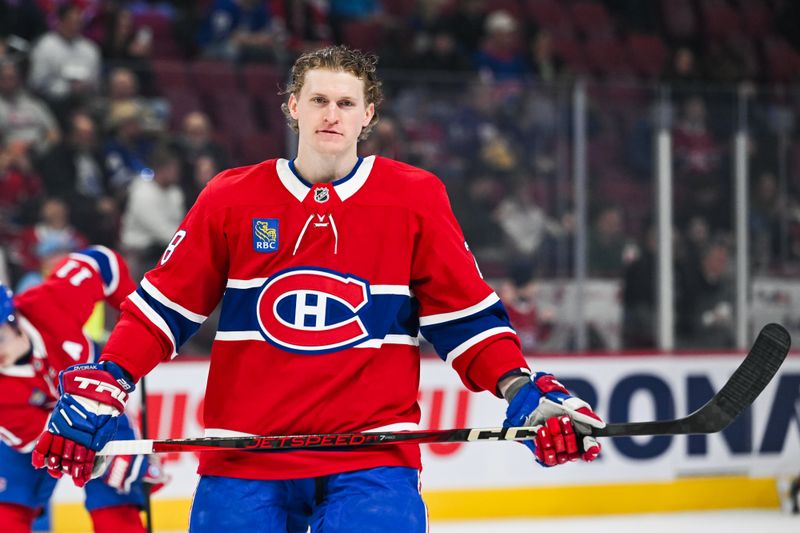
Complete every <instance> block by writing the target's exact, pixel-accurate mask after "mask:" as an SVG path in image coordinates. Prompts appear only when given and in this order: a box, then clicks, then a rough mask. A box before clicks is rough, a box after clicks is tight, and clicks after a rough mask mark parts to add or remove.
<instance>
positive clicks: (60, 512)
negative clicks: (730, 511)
mask: <svg viewBox="0 0 800 533" xmlns="http://www.w3.org/2000/svg"><path fill="white" fill-rule="evenodd" d="M742 357H743V355H742V354H714V355H707V354H700V353H698V354H682V355H663V354H652V355H635V356H631V355H625V356H593V357H575V356H563V357H539V358H536V359H535V360H531V367H532V368H534V369H542V370H547V371H550V372H553V373H554V374H556V375H557V376H559V378H560V380H561V381H562V382H564V383H565V385H567V387H568V388H570V389H571V390H573V391H574V392H576V393H578V394H579V395H580V396H581V397H583V398H584V399H586V400H587V401H589V402H590V403H592V405H594V406H596V408H597V411H598V412H599V413H600V414H601V415H602V416H604V417H605V418H606V420H610V421H614V422H622V421H627V420H652V419H668V418H676V417H680V416H684V415H686V414H687V413H689V412H691V411H693V410H695V409H696V408H698V407H699V406H701V405H702V404H703V403H705V401H707V400H708V399H709V398H710V397H711V396H712V395H713V394H714V392H715V391H716V390H718V389H719V388H720V387H721V386H722V385H723V384H724V383H725V381H726V380H727V378H728V377H729V376H730V374H731V373H732V372H733V370H734V369H735V368H736V367H737V366H738V364H739V363H740V362H741V360H742ZM206 375H207V363H206V362H205V361H202V360H190V361H181V360H180V358H179V359H177V360H176V361H175V362H173V363H170V364H164V365H161V366H160V367H158V368H157V369H156V370H155V371H154V372H153V373H152V374H151V375H150V376H148V378H147V387H148V396H149V397H150V400H149V404H148V405H149V410H150V415H149V417H148V418H149V420H150V431H151V435H150V436H151V437H156V438H175V437H188V436H200V435H202V426H201V420H202V396H203V390H204V386H205V380H206ZM419 399H420V404H421V407H422V413H423V418H422V421H421V424H420V426H421V427H422V428H432V429H437V428H450V427H489V426H497V425H500V423H501V421H502V419H503V411H504V408H505V405H504V402H502V401H500V400H498V399H497V398H495V397H494V396H492V395H490V394H488V393H481V394H472V393H469V392H467V391H466V390H464V389H463V387H462V386H461V384H460V382H459V380H458V377H457V376H456V374H455V372H454V371H453V370H452V369H451V368H449V367H448V366H447V365H446V364H444V363H442V362H440V361H439V360H438V359H425V360H424V361H423V363H422V371H421V386H420V398H419ZM137 403H138V401H137V400H136V399H134V400H132V401H131V402H130V403H129V405H136V404H137ZM163 458H164V459H165V463H166V469H167V471H168V472H169V473H170V474H171V475H172V478H173V479H172V482H171V483H170V484H169V485H167V486H166V487H165V488H164V489H162V490H161V491H160V492H159V493H158V494H157V495H156V496H155V497H154V508H155V510H156V511H155V512H156V520H157V522H156V525H157V527H159V528H167V529H182V528H185V526H186V524H187V520H188V519H187V513H188V507H189V500H190V498H191V495H192V492H193V490H194V486H195V484H196V481H197V476H196V474H195V473H194V471H195V468H196V465H197V462H196V457H195V456H194V455H193V454H188V453H184V454H177V453H176V454H167V455H165V456H163ZM423 462H424V469H423V474H422V483H423V492H424V494H425V498H426V501H427V503H428V507H429V511H430V515H431V518H432V519H437V518H439V519H444V518H449V519H452V518H489V517H512V516H516V517H524V516H554V515H561V514H564V513H568V514H605V513H625V512H659V511H670V510H700V509H724V508H737V507H760V508H767V507H777V506H778V501H779V500H778V494H777V491H776V488H775V486H776V484H775V478H776V477H778V476H784V475H787V474H791V473H797V472H798V471H800V357H797V356H790V357H789V358H788V359H787V361H786V362H785V364H784V366H783V367H782V369H781V371H780V372H779V373H778V375H777V376H776V377H775V379H774V380H773V381H772V383H771V384H770V385H769V386H768V387H767V389H766V390H765V391H764V393H762V395H761V396H760V397H759V398H758V399H757V400H756V402H755V404H754V405H753V406H752V407H751V408H750V409H749V410H748V411H747V412H746V413H745V414H744V416H742V417H741V418H740V419H738V420H737V421H736V422H734V424H732V425H731V426H730V427H729V428H728V429H727V430H726V431H725V432H723V433H721V434H716V435H710V436H697V435H695V436H675V437H652V438H651V437H636V438H616V439H605V440H604V441H603V455H602V460H599V461H596V462H595V463H592V464H570V465H566V466H562V467H559V468H552V469H544V468H541V467H538V466H536V465H535V464H534V463H533V461H532V459H531V455H530V453H529V452H528V451H527V449H526V448H525V447H523V446H521V445H519V444H517V443H509V442H475V443H464V444H462V443H448V444H432V445H425V446H423ZM56 501H57V505H56V507H55V510H54V526H55V527H54V530H56V531H71V530H76V529H75V528H76V527H80V524H88V522H87V521H86V520H87V519H86V518H85V515H84V514H83V511H82V510H81V505H80V503H79V502H80V501H82V495H81V493H80V491H78V490H77V489H74V487H71V486H70V484H68V483H63V482H62V483H60V484H59V488H58V490H57V494H56ZM576 501H581V502H582V503H581V504H580V506H576V505H574V504H572V503H570V502H576Z"/></svg>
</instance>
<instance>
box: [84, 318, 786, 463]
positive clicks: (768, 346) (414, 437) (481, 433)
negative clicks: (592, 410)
mask: <svg viewBox="0 0 800 533" xmlns="http://www.w3.org/2000/svg"><path fill="white" fill-rule="evenodd" d="M789 346H790V339H789V333H788V332H787V331H786V330H785V329H784V328H783V327H782V326H779V325H778V324H769V325H767V326H765V327H764V328H763V329H762V330H761V333H759V335H758V338H757V339H756V341H755V343H754V344H753V347H752V348H751V349H750V352H749V353H748V354H747V357H746V358H745V360H744V361H743V362H742V364H741V365H740V366H739V368H737V369H736V371H735V372H734V373H733V375H732V376H731V378H730V379H729V380H728V382H727V383H726V384H725V385H724V386H723V387H722V389H721V390H720V391H719V392H718V393H717V394H716V395H715V396H714V397H713V398H711V400H709V402H708V403H706V404H705V405H704V406H703V407H701V408H700V409H698V410H697V411H695V412H694V413H692V414H690V415H689V416H687V417H685V418H679V419H676V420H664V421H655V422H623V423H618V424H608V425H607V426H606V427H605V428H603V429H599V430H594V431H593V434H594V435H596V436H604V437H624V436H630V435H679V434H689V433H715V432H717V431H721V430H723V429H724V428H725V427H727V426H728V424H730V423H731V422H732V421H733V420H734V419H735V418H736V417H737V416H739V414H741V412H742V411H743V410H744V409H745V408H746V407H747V406H748V405H750V404H751V403H752V402H753V400H755V399H756V397H757V396H758V395H759V394H760V393H761V391H762V390H764V387H766V386H767V384H768V383H769V382H770V380H771V379H772V377H773V376H774V375H775V373H776V372H777V371H778V368H780V366H781V363H783V360H784V359H785V358H786V355H787V354H788V352H789ZM535 434H536V431H535V429H534V428H532V427H512V428H468V429H444V430H425V431H376V432H364V433H319V434H307V435H270V436H241V437H240V436H236V437H203V438H193V439H168V440H138V441H136V440H132V441H131V440H129V441H112V442H109V443H108V444H107V445H106V447H105V448H103V449H102V450H100V452H98V455H136V454H149V453H164V452H203V451H224V450H247V451H278V450H311V449H314V450H346V449H349V448H355V447H361V446H372V445H378V444H425V443H434V442H471V441H478V440H494V441H496V440H526V439H531V438H533V437H534V436H535Z"/></svg>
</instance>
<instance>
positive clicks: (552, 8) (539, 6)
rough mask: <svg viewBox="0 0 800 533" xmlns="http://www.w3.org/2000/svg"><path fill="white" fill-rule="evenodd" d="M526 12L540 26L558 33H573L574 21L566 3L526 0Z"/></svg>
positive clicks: (555, 0) (552, 0) (529, 18)
mask: <svg viewBox="0 0 800 533" xmlns="http://www.w3.org/2000/svg"><path fill="white" fill-rule="evenodd" d="M524 2H525V3H524V8H525V14H526V16H527V18H528V20H530V21H531V22H533V23H534V24H536V26H538V27H540V28H544V29H547V31H549V32H551V33H553V34H554V35H556V34H565V33H572V21H571V18H570V15H569V12H568V11H567V9H566V8H565V7H564V5H563V4H562V3H560V2H558V1H557V0H524Z"/></svg>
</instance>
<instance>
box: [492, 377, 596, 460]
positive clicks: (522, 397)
mask: <svg viewBox="0 0 800 533" xmlns="http://www.w3.org/2000/svg"><path fill="white" fill-rule="evenodd" d="M520 383H522V386H521V387H520V386H519V385H520ZM515 385H516V386H515ZM512 387H513V388H515V389H516V391H515V392H513V393H512V394H511V396H510V397H509V400H510V401H509V404H508V409H507V410H506V419H505V421H503V426H504V427H518V426H528V427H535V428H536V437H535V438H534V439H532V440H525V441H521V442H522V443H523V444H524V445H525V446H527V447H528V448H530V449H531V451H532V452H533V454H534V456H535V458H536V462H537V463H539V464H540V465H542V466H555V465H559V464H563V463H566V462H570V461H577V460H579V459H581V460H583V461H586V462H590V461H594V460H595V459H597V457H598V456H599V455H600V443H599V442H597V439H596V438H595V437H593V436H592V429H593V428H603V427H605V425H606V423H605V422H604V421H603V419H602V418H600V416H599V415H598V414H597V413H595V412H594V411H593V410H592V408H591V407H590V406H589V404H587V403H586V402H584V401H583V400H581V399H580V398H578V397H576V396H573V395H572V394H570V393H569V391H568V390H567V389H565V388H564V386H563V385H562V384H561V383H559V382H558V381H557V380H556V379H555V377H553V375H552V374H547V373H545V372H538V373H537V374H535V375H533V376H530V377H529V378H525V377H519V378H517V382H516V383H515V384H512Z"/></svg>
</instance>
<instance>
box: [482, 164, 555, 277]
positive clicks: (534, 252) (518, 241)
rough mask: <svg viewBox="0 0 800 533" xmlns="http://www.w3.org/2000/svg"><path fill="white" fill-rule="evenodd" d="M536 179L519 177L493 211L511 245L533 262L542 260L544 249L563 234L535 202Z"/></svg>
mask: <svg viewBox="0 0 800 533" xmlns="http://www.w3.org/2000/svg"><path fill="white" fill-rule="evenodd" d="M532 182H533V180H532V179H531V178H530V177H528V176H519V177H518V178H517V179H516V183H515V184H514V189H513V190H511V191H510V194H508V195H507V196H506V197H505V198H504V199H503V201H502V202H500V205H498V206H497V209H496V210H495V212H494V218H495V221H496V222H497V224H498V225H499V226H500V228H502V230H503V233H504V234H505V237H506V238H507V240H508V242H509V244H510V246H511V247H512V248H513V249H514V250H515V252H516V254H517V255H518V256H519V257H522V258H525V259H526V260H528V261H531V262H534V263H535V262H537V261H541V257H540V254H541V252H542V250H544V249H546V248H549V247H550V245H551V243H550V241H552V240H553V239H555V238H558V237H559V236H561V234H562V233H563V231H562V228H561V226H560V225H559V223H558V221H556V220H554V219H553V218H551V217H550V216H549V215H548V213H547V212H546V211H545V210H544V208H543V207H542V206H541V205H539V204H538V203H537V202H536V199H535V197H534V194H533V190H532Z"/></svg>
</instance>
